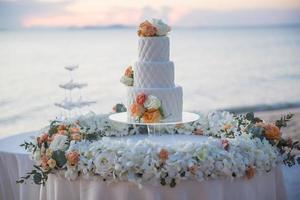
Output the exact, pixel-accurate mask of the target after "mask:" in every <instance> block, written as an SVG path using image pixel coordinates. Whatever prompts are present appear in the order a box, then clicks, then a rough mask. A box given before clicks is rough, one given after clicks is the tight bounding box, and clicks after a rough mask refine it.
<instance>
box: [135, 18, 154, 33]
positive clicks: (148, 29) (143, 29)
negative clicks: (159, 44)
mask: <svg viewBox="0 0 300 200" xmlns="http://www.w3.org/2000/svg"><path fill="white" fill-rule="evenodd" d="M156 32H157V29H156V27H154V26H153V25H152V24H151V23H150V22H149V21H147V20H146V21H144V22H143V23H141V24H140V26H139V30H138V36H140V37H152V36H155V35H156Z"/></svg>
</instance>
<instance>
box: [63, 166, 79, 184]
mask: <svg viewBox="0 0 300 200" xmlns="http://www.w3.org/2000/svg"><path fill="white" fill-rule="evenodd" d="M77 177H78V170H77V169H76V168H74V167H68V169H67V171H66V172H65V178H66V179H68V180H71V181H74V180H75V179H76V178H77Z"/></svg>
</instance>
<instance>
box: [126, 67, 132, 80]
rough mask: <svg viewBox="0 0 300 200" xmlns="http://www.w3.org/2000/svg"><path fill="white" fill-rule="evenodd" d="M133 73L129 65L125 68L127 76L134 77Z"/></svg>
mask: <svg viewBox="0 0 300 200" xmlns="http://www.w3.org/2000/svg"><path fill="white" fill-rule="evenodd" d="M132 75H133V70H132V67H131V66H129V67H127V68H126V70H125V76H128V77H132Z"/></svg>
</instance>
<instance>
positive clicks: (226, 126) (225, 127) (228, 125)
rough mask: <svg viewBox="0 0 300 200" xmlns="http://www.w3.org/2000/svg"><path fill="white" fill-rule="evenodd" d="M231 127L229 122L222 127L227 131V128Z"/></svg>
mask: <svg viewBox="0 0 300 200" xmlns="http://www.w3.org/2000/svg"><path fill="white" fill-rule="evenodd" d="M231 127H232V125H231V124H225V125H224V127H223V129H224V130H225V131H227V130H229V129H231Z"/></svg>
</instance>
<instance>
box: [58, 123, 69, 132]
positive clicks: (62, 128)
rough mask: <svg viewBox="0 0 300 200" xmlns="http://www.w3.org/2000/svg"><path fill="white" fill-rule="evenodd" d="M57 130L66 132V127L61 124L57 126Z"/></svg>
mask: <svg viewBox="0 0 300 200" xmlns="http://www.w3.org/2000/svg"><path fill="white" fill-rule="evenodd" d="M57 129H58V131H60V130H67V126H66V125H64V124H61V125H59V126H58V128H57Z"/></svg>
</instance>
